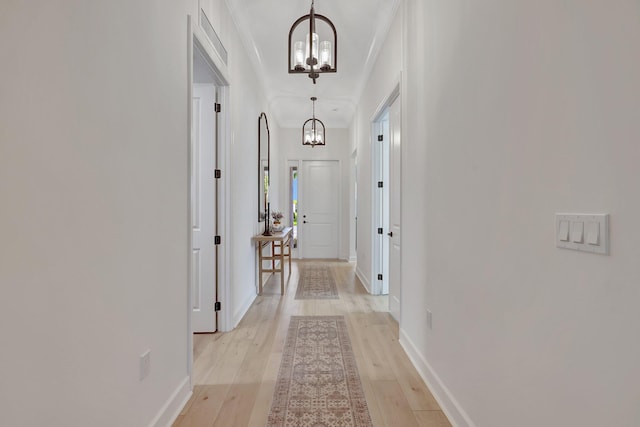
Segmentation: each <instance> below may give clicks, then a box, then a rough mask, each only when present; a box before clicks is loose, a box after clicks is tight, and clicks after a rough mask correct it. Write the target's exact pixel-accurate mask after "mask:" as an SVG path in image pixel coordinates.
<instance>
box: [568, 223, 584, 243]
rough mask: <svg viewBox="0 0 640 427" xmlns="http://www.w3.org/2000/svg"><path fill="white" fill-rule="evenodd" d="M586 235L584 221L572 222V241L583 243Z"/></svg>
mask: <svg viewBox="0 0 640 427" xmlns="http://www.w3.org/2000/svg"><path fill="white" fill-rule="evenodd" d="M583 236H584V223H583V222H580V221H578V222H572V223H571V241H572V242H574V243H582V239H583Z"/></svg>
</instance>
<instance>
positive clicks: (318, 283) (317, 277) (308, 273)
mask: <svg viewBox="0 0 640 427" xmlns="http://www.w3.org/2000/svg"><path fill="white" fill-rule="evenodd" d="M298 268H299V269H300V278H299V279H298V289H297V290H296V297H295V299H339V298H340V296H339V295H338V286H337V284H336V279H335V278H334V277H333V274H332V273H331V268H330V267H328V266H326V265H324V264H317V263H306V262H301V263H299V264H298Z"/></svg>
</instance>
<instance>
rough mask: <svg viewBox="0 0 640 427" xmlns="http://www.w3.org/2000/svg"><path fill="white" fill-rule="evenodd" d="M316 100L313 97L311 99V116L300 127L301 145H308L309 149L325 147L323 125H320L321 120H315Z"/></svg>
mask: <svg viewBox="0 0 640 427" xmlns="http://www.w3.org/2000/svg"><path fill="white" fill-rule="evenodd" d="M317 100H318V98H316V97H315V96H312V97H311V102H312V103H313V104H312V105H313V107H312V115H311V118H310V119H308V120H307V121H306V122H304V124H303V125H302V145H310V146H311V147H315V146H316V145H326V138H325V130H324V123H322V120H320V119H316V101H317Z"/></svg>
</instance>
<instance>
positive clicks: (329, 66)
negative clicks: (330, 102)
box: [289, 0, 338, 84]
mask: <svg viewBox="0 0 640 427" xmlns="http://www.w3.org/2000/svg"><path fill="white" fill-rule="evenodd" d="M313 5H314V0H311V10H310V11H309V14H308V15H304V16H302V17H300V18H298V20H297V21H296V22H294V23H293V26H292V27H291V29H290V30H289V74H297V73H306V74H308V75H309V78H310V79H312V80H313V84H316V79H317V78H318V77H320V73H335V72H336V71H337V70H338V66H337V62H338V61H337V59H338V58H337V51H338V35H337V33H336V27H335V26H334V25H333V23H332V22H331V21H330V20H329V19H328V18H327V17H325V16H322V15H316V13H315V11H314V9H313ZM307 20H308V21H309V32H308V33H306V40H305V41H302V40H298V41H295V42H294V41H293V40H292V37H293V33H294V32H295V30H296V28H297V27H298V25H300V24H301V23H303V22H305V21H307ZM316 22H319V23H324V24H322V25H320V28H319V30H320V32H319V31H318V28H316ZM319 35H320V36H319ZM331 36H333V41H331V40H328V39H327V38H331ZM320 37H323V40H322V41H321V40H320Z"/></svg>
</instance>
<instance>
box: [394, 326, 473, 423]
mask: <svg viewBox="0 0 640 427" xmlns="http://www.w3.org/2000/svg"><path fill="white" fill-rule="evenodd" d="M399 342H400V345H401V346H402V348H403V349H404V352H405V353H406V354H407V356H408V357H409V359H410V360H411V363H413V366H414V367H415V368H416V370H417V371H418V374H420V377H422V379H423V380H424V382H425V383H426V384H427V387H429V390H430V391H431V394H433V397H434V398H435V399H436V401H437V402H438V405H440V409H442V412H444V413H445V415H446V416H447V418H448V419H449V422H450V423H451V425H452V426H453V427H476V425H475V424H474V423H473V421H471V418H470V417H469V415H468V414H467V413H466V412H465V411H464V409H463V408H462V406H461V405H460V402H458V401H457V400H456V398H455V397H454V396H453V394H452V393H451V391H450V390H449V389H448V388H447V386H446V385H445V384H444V383H443V382H442V380H441V379H440V377H439V376H438V374H437V373H436V371H435V370H434V369H433V368H432V367H431V365H429V362H427V359H426V358H425V357H424V356H423V355H422V354H421V353H420V352H419V351H418V349H417V347H416V346H415V345H414V344H413V341H411V338H409V336H408V335H407V333H406V332H405V331H404V329H402V328H400V339H399Z"/></svg>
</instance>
